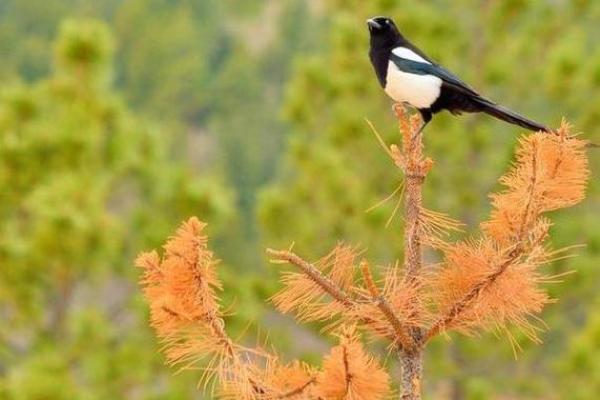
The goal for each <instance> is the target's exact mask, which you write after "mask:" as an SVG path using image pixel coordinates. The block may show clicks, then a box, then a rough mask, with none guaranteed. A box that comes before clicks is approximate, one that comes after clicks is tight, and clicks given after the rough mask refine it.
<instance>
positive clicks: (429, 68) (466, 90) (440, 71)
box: [390, 53, 481, 97]
mask: <svg viewBox="0 0 600 400" xmlns="http://www.w3.org/2000/svg"><path fill="white" fill-rule="evenodd" d="M390 60H391V61H392V62H393V63H394V64H395V65H396V67H398V69H399V70H400V71H403V72H407V73H409V74H416V75H433V76H437V77H438V78H440V79H441V80H442V81H443V83H444V84H445V85H446V86H448V87H449V88H451V89H454V90H456V91H457V92H459V93H462V94H465V95H468V96H476V97H481V96H480V95H479V93H477V92H476V91H475V90H474V89H473V88H471V87H470V86H469V85H467V84H466V83H464V82H463V81H461V80H460V79H459V78H458V77H457V76H456V75H454V74H453V73H452V72H450V71H448V70H447V69H445V68H444V67H442V66H440V65H437V64H434V63H432V64H427V63H424V62H419V61H413V60H408V59H406V58H402V57H399V56H397V55H395V54H394V53H392V54H391V55H390Z"/></svg>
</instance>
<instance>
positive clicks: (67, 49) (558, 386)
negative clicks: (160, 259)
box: [0, 0, 600, 400]
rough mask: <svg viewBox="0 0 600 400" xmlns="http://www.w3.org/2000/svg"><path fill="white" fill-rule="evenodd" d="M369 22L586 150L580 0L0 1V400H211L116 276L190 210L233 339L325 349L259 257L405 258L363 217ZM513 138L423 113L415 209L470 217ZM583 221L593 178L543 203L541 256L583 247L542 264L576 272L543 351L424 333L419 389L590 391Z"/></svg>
mask: <svg viewBox="0 0 600 400" xmlns="http://www.w3.org/2000/svg"><path fill="white" fill-rule="evenodd" d="M377 14H387V15H391V16H393V17H394V18H395V19H396V21H397V23H398V25H399V26H400V27H401V29H402V30H403V31H404V32H405V33H406V34H407V36H409V37H410V38H411V39H412V40H413V41H414V42H415V43H417V44H418V45H419V46H420V47H422V48H423V49H424V50H425V51H426V52H428V53H429V54H430V55H431V56H432V57H433V58H434V59H437V60H439V61H441V62H443V63H444V64H445V65H446V66H447V67H448V68H450V69H452V70H454V71H455V72H456V73H458V74H459V75H460V76H462V77H464V79H465V80H466V81H468V82H471V83H472V84H473V85H474V86H475V87H477V88H479V89H480V90H481V91H483V92H485V93H486V94H488V95H489V96H490V97H492V98H493V99H497V100H499V101H501V102H503V103H505V104H506V105H508V106H510V107H512V108H514V109H516V110H519V111H521V112H523V113H524V114H526V115H529V116H531V117H534V118H536V119H539V120H542V121H544V122H547V123H550V124H554V125H557V124H558V123H559V122H560V118H561V117H562V116H565V117H566V118H567V119H568V120H569V121H571V122H572V123H574V124H575V128H576V130H578V131H582V132H584V133H585V135H586V137H588V138H590V139H592V140H593V141H596V142H600V134H599V133H598V129H597V126H598V122H599V121H600V39H598V38H600V24H599V23H598V21H600V3H599V2H597V1H594V0H587V1H586V0H577V1H554V2H548V1H543V0H535V1H523V0H506V1H491V0H478V1H476V0H456V1H450V0H435V1H429V2H423V1H416V0H406V1H400V0H374V1H369V2H365V1H359V0H344V1H342V0H282V1H277V2H274V1H266V0H253V1H241V0H196V1H192V0H189V1H186V0H179V1H167V0H131V1H119V0H103V1H92V0H2V1H1V2H0V60H2V62H1V63H0V184H1V186H0V187H1V188H2V189H1V190H0V216H1V219H0V322H1V323H0V398H2V399H4V398H6V399H9V400H13V399H15V400H21V399H27V400H29V399H33V400H42V399H44V400H45V399H85V400H88V399H94V400H95V399H121V398H123V399H191V398H206V397H205V396H203V395H201V394H200V393H199V392H198V391H197V390H196V387H195V376H194V375H195V374H194V371H189V372H185V373H182V374H179V375H176V376H173V375H172V371H170V370H168V369H167V368H166V367H164V366H163V365H162V358H161V356H160V354H158V348H159V345H158V344H157V343H156V342H155V340H154V337H153V336H152V332H151V331H150V329H149V328H148V327H147V315H146V312H147V310H146V307H145V305H144V303H143V301H142V299H141V298H140V294H139V291H138V288H137V286H136V280H137V271H135V270H134V268H132V267H131V264H132V260H133V258H134V256H135V254H136V253H137V252H139V251H141V250H143V249H147V248H150V247H155V246H157V245H158V244H159V243H160V242H161V241H162V240H163V239H164V238H165V237H166V236H167V235H168V234H169V233H170V232H172V230H173V229H174V227H175V226H177V224H178V223H179V222H180V221H181V220H182V219H184V218H185V217H187V216H190V215H197V216H199V217H200V218H202V219H204V220H206V221H208V222H209V223H210V226H209V232H210V234H211V238H212V243H213V245H214V247H215V248H216V250H217V252H218V255H219V257H220V258H222V259H223V265H222V267H221V273H222V277H223V279H224V281H225V284H226V287H227V291H226V294H225V302H226V304H227V305H230V306H231V307H232V308H234V309H235V310H236V311H237V312H236V314H235V315H233V316H231V317H230V318H228V324H229V326H230V329H231V331H232V333H233V334H234V335H236V334H238V333H241V332H242V331H244V330H245V328H246V327H247V325H248V324H249V322H255V323H256V324H253V325H252V326H255V325H261V326H263V327H264V328H263V329H266V330H268V331H269V332H270V335H269V336H270V337H271V339H273V342H274V345H275V346H276V347H277V348H278V349H279V350H281V351H282V352H284V354H285V355H286V356H289V357H296V356H300V357H303V358H306V359H314V358H316V357H317V355H318V354H319V353H320V352H321V351H323V349H324V348H326V345H327V343H325V342H324V340H323V339H320V338H319V335H318V333H317V330H316V329H312V327H298V326H296V325H295V324H294V323H292V321H291V320H290V319H288V318H283V317H281V316H279V315H277V314H275V313H273V312H272V311H269V308H268V306H264V305H263V303H262V300H263V299H265V298H266V297H268V296H269V294H270V293H272V292H273V290H274V289H275V288H276V286H277V283H276V277H275V274H274V272H273V271H272V269H267V267H266V263H265V260H264V256H263V253H262V250H261V249H262V248H263V247H264V246H267V245H268V246H273V247H276V246H288V245H289V244H290V243H291V242H295V249H296V250H297V251H298V252H300V253H301V254H304V255H306V256H307V257H309V258H317V257H319V256H320V255H322V254H323V253H325V252H327V251H328V249H330V248H331V247H333V246H334V245H335V243H336V242H337V241H338V240H343V241H347V242H351V243H354V244H358V245H361V246H363V247H364V248H365V249H366V252H367V253H368V255H369V256H370V258H371V259H375V260H378V261H379V262H380V263H381V264H386V263H389V262H391V261H393V260H394V259H396V258H398V257H400V256H401V249H400V247H401V246H400V239H399V232H400V229H401V220H400V218H396V219H394V220H393V222H392V224H391V226H390V227H389V228H387V229H386V228H385V224H386V221H387V219H388V218H389V217H390V215H391V214H392V210H393V208H394V206H395V204H394V203H395V201H390V202H388V203H387V204H386V205H384V206H381V207H378V208H376V209H375V210H373V211H371V212H368V213H367V212H366V210H367V209H368V208H369V207H370V206H371V205H373V204H375V203H377V202H378V201H380V200H381V199H383V198H385V197H386V196H387V195H388V194H389V193H391V192H392V191H393V190H394V189H396V187H397V186H398V185H399V184H400V176H399V174H398V172H397V171H396V170H395V168H394V167H393V166H392V165H391V163H390V161H389V160H388V159H387V158H386V156H385V154H384V153H383V151H382V150H381V149H380V148H379V147H378V144H377V143H376V141H375V139H374V137H373V135H372V134H371V133H370V131H369V128H368V126H367V124H366V123H365V118H368V119H369V120H371V121H372V122H373V123H374V124H375V125H376V126H377V128H378V130H379V131H380V132H381V133H382V135H383V136H384V138H385V139H386V140H387V141H388V142H393V141H397V133H396V127H395V121H394V119H393V117H392V113H391V104H390V102H389V100H388V99H387V98H386V97H385V95H384V94H383V93H382V91H381V90H380V88H379V87H378V85H377V81H376V79H375V78H374V76H373V74H372V71H371V67H370V65H369V63H368V58H367V56H366V52H367V44H368V43H367V33H366V29H365V26H364V21H365V19H366V18H367V17H370V16H373V15H377ZM519 133H520V131H519V129H517V128H514V127H511V126H507V125H504V124H502V123H500V122H497V121H493V120H491V119H490V118H487V117H484V116H464V117H462V118H450V117H449V116H440V117H439V118H437V119H436V120H435V121H434V122H433V123H432V124H431V125H430V126H429V127H428V130H427V135H426V142H427V143H426V144H427V149H428V152H429V154H430V155H431V156H432V157H433V158H434V159H435V160H436V166H435V168H434V170H433V173H432V175H431V177H430V179H429V181H428V184H427V189H426V197H425V198H426V200H425V201H426V204H427V206H428V207H429V208H432V209H435V210H439V211H443V212H447V213H449V214H451V215H452V216H454V217H456V218H459V219H462V220H464V221H466V222H467V223H468V230H469V231H472V230H474V229H475V228H477V221H479V220H481V218H482V217H484V216H485V215H486V213H487V212H488V211H489V205H488V201H487V197H486V195H487V193H489V192H490V191H491V190H493V189H495V187H496V179H497V177H498V176H499V175H500V174H501V173H502V172H503V171H504V170H505V169H506V166H507V165H508V163H509V161H510V157H511V154H512V150H513V147H514V144H515V140H516V138H517V137H518V134H519ZM590 156H591V159H592V169H593V172H595V173H596V175H597V173H598V167H599V164H600V161H598V160H599V157H598V155H596V154H595V153H590ZM599 215H600V185H599V184H598V181H597V179H595V178H594V179H593V181H592V185H591V187H590V191H589V197H588V199H587V200H586V202H585V203H584V204H582V205H580V206H578V207H576V208H574V209H572V210H567V211H564V212H560V213H557V215H555V221H556V226H555V227H554V229H553V234H554V242H555V245H556V246H565V245H571V244H574V243H575V244H585V245H586V246H585V247H584V248H581V249H578V251H577V252H578V253H579V256H578V257H577V258H573V259H568V260H562V261H559V262H556V263H555V264H554V265H552V266H549V267H548V268H549V269H551V270H552V271H555V272H557V273H558V272H564V271H565V270H568V269H574V270H576V271H577V273H576V274H573V275H570V276H567V277H565V279H564V280H565V282H564V283H562V284H560V285H555V286H552V287H550V290H551V292H552V294H553V295H554V296H556V297H558V298H560V301H559V302H558V303H557V304H556V305H553V306H551V307H549V308H548V309H547V311H546V312H545V315H544V318H545V320H546V322H547V323H548V326H549V330H548V332H546V333H544V334H543V335H542V337H543V339H544V341H545V343H544V345H543V346H535V345H531V344H530V343H527V341H526V340H522V342H521V344H522V346H523V348H524V351H523V352H522V353H521V354H520V355H519V359H518V360H516V361H515V360H514V357H513V354H512V351H511V348H510V346H509V345H508V343H507V342H506V341H504V340H502V339H498V338H496V337H494V336H493V335H485V336H483V337H481V338H476V339H468V338H467V339H465V338H461V337H458V336H454V335H452V336H451V337H450V339H451V340H444V339H439V340H438V341H436V342H435V343H434V344H433V346H432V348H431V349H430V351H429V357H428V360H427V364H426V365H427V366H426V377H427V382H426V392H427V394H428V398H431V399H457V400H458V399H506V398H518V399H595V398H596V397H597V395H598V393H600V373H599V372H598V371H600V364H599V362H598V360H600V313H599V312H598V311H597V310H598V304H600V297H599V296H598V287H599V285H600V270H599V265H598V264H599V261H600V257H599V254H600V229H599V228H598V223H597V221H598V218H599ZM427 258H428V260H429V261H431V262H435V261H436V254H427ZM315 328H317V327H315ZM253 333H255V330H254V328H252V329H250V330H249V331H248V333H247V335H248V341H249V342H251V343H252V342H253V341H254V340H253V339H252V336H253ZM376 350H377V349H376ZM390 362H392V361H391V360H390Z"/></svg>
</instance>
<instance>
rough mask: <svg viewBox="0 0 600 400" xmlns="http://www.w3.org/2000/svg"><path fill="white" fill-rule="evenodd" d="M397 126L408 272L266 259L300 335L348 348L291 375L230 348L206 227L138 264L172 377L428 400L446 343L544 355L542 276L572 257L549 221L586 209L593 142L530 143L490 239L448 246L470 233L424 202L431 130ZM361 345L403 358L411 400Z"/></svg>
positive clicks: (191, 229) (257, 388)
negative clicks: (482, 340)
mask: <svg viewBox="0 0 600 400" xmlns="http://www.w3.org/2000/svg"><path fill="white" fill-rule="evenodd" d="M396 114H397V117H398V120H399V124H400V132H401V136H402V145H401V147H398V146H395V145H392V146H390V147H389V148H388V147H387V146H385V145H384V146H385V149H386V151H387V153H388V154H389V155H390V157H391V159H392V160H393V162H394V163H395V165H396V166H397V167H399V168H400V169H401V170H402V171H403V173H404V176H405V181H404V190H403V196H404V220H405V231H404V262H403V265H401V264H400V263H398V262H392V263H391V264H390V265H389V266H387V267H382V268H379V271H377V272H378V273H377V274H373V271H372V266H371V265H370V263H369V262H368V261H367V260H365V259H363V258H362V257H361V256H360V252H358V251H357V250H356V248H353V247H352V246H347V245H344V244H338V245H337V246H336V247H335V248H334V249H333V250H332V251H331V252H330V253H329V254H328V255H326V256H325V257H323V258H321V259H320V260H319V261H317V262H314V263H311V262H308V261H306V260H305V259H303V258H301V257H300V256H298V255H297V254H295V253H293V252H292V251H291V250H268V254H269V256H270V257H271V259H272V261H273V262H274V263H276V264H289V265H291V266H292V267H293V268H292V269H291V270H286V271H284V272H283V273H282V277H281V283H282V285H283V288H282V289H281V291H280V292H279V293H277V294H276V295H275V296H274V297H273V298H272V301H273V303H274V304H275V306H276V307H277V308H278V309H279V310H280V311H281V312H283V313H290V314H294V315H295V316H296V318H297V319H298V321H299V322H313V321H321V322H326V323H327V326H328V329H327V330H326V331H327V332H329V333H330V334H333V335H334V336H335V337H337V340H338V345H337V346H335V347H334V348H332V349H331V351H330V352H329V354H326V355H324V357H323V361H322V363H321V366H320V367H314V366H311V365H307V364H305V363H303V362H300V361H291V362H285V361H283V360H282V359H281V358H280V357H279V356H278V355H277V354H274V353H273V352H270V351H267V350H265V349H264V348H259V347H245V346H243V345H241V344H239V343H237V342H235V341H234V340H233V339H232V338H231V337H230V336H229V335H228V333H227V330H226V327H225V324H224V320H223V311H222V306H221V305H220V303H219V292H220V291H221V290H222V287H221V283H220V281H219V279H218V276H217V271H216V267H217V263H216V261H215V259H214V257H213V253H212V252H211V251H210V250H209V248H208V245H207V238H206V236H205V234H204V228H205V224H204V223H202V222H200V221H199V220H198V219H196V218H191V219H189V220H188V221H186V222H184V223H183V224H182V225H181V227H180V228H179V229H178V231H177V233H176V234H175V235H174V236H173V237H171V238H170V239H169V240H168V241H167V243H166V244H165V245H164V254H163V255H162V257H161V256H160V255H159V254H158V253H157V252H156V251H152V252H148V253H143V254H141V255H140V256H139V257H138V259H137V262H136V264H137V266H138V267H141V268H142V269H143V277H142V280H141V285H142V287H143V291H144V295H145V297H146V300H147V301H148V304H149V306H150V311H151V314H150V315H151V324H152V326H153V327H154V329H155V331H156V334H157V336H158V338H159V339H160V341H161V343H162V345H163V349H164V353H165V356H166V359H167V362H168V364H170V365H173V366H177V367H179V368H199V369H200V371H202V372H201V374H200V377H199V379H200V383H201V385H202V386H203V387H204V389H205V390H208V391H210V392H212V393H214V394H215V395H216V396H217V397H219V398H222V399H244V400H254V399H256V400H273V399H307V400H308V399H322V400H341V399H348V400H379V399H388V398H393V397H394V396H395V397H399V398H401V399H407V400H408V399H410V400H413V399H420V398H421V390H422V389H421V388H422V359H423V351H424V349H425V347H426V345H427V344H428V342H429V341H430V340H431V339H432V338H433V337H435V336H437V335H440V334H445V333H447V332H451V331H456V332H459V333H462V334H466V335H473V334H476V333H479V332H481V331H486V330H494V331H500V332H506V333H507V336H508V337H509V339H510V340H511V342H512V343H513V345H514V346H517V344H516V341H515V340H514V339H512V336H511V334H510V330H509V328H511V327H512V328H514V327H516V328H517V329H518V330H520V331H521V332H523V333H524V334H525V335H527V336H528V337H529V338H531V340H533V341H536V342H537V341H539V339H538V332H539V331H540V330H542V329H543V324H542V323H541V320H540V319H539V317H538V315H539V314H540V312H541V311H542V309H543V308H544V306H545V305H546V304H548V303H550V302H551V301H552V299H551V298H550V297H549V295H548V293H547V292H546V290H545V289H544V284H545V283H549V282H552V281H555V280H556V276H549V275H548V274H546V273H545V272H544V270H543V267H544V265H545V264H548V263H549V262H551V261H552V260H554V259H556V258H559V257H562V256H564V250H552V249H551V248H550V247H549V245H548V236H549V230H550V227H551V225H552V223H551V221H550V220H549V219H548V218H547V217H546V216H544V214H545V213H546V212H548V211H552V210H556V209H560V208H564V207H569V206H572V205H574V204H576V203H578V202H580V201H581V200H582V199H583V198H584V196H585V188H586V183H587V180H588V177H589V170H588V162H587V158H586V154H585V147H586V142H585V141H583V140H580V139H578V138H576V137H574V136H573V135H571V134H570V132H569V126H568V125H567V124H566V123H563V124H562V126H561V128H560V129H559V130H558V131H557V132H556V134H555V135H552V134H546V133H535V134H531V135H528V136H524V137H523V138H521V139H520V141H519V144H518V149H517V152H516V160H515V162H514V164H513V165H512V167H511V169H510V171H509V172H508V173H507V174H506V175H504V176H503V177H502V178H501V179H500V183H501V184H502V185H503V190H502V191H501V192H499V193H495V194H493V195H492V196H491V199H492V212H491V215H490V217H489V219H488V220H487V221H485V222H483V223H482V224H481V233H480V235H479V236H478V237H474V238H469V239H466V240H464V241H459V242H449V241H448V233H449V231H452V230H459V227H460V224H459V223H458V222H456V221H454V220H452V219H451V218H449V217H447V216H445V215H444V214H441V213H437V212H434V211H431V210H427V209H425V208H424V207H423V205H422V201H421V193H422V186H423V183H424V181H425V179H426V177H427V174H428V172H429V171H430V169H431V168H432V166H433V162H432V161H431V160H430V159H428V158H426V157H424V155H423V145H422V137H421V133H420V132H419V127H420V126H419V125H420V120H419V118H418V117H416V116H409V115H407V114H406V113H405V112H404V110H403V108H402V107H396ZM382 144H383V142H382ZM425 246H427V247H430V248H432V249H433V250H435V251H437V252H439V253H440V254H441V262H440V263H438V264H436V265H423V262H422V252H423V247H425ZM374 276H379V277H380V278H379V279H376V278H375V277H374ZM364 334H368V335H371V336H375V337H376V338H379V339H381V340H385V341H387V343H388V344H389V349H390V351H392V352H394V353H395V354H397V355H398V358H399V360H400V364H401V367H402V368H401V379H400V380H399V384H400V387H401V389H400V393H397V394H394V392H393V390H392V389H391V379H390V377H389V375H388V373H387V372H386V369H385V368H384V366H383V365H382V363H381V362H380V360H378V359H377V358H376V357H374V356H373V355H371V354H369V352H368V350H367V349H366V348H365V347H364V345H363V342H362V339H361V337H362V336H364Z"/></svg>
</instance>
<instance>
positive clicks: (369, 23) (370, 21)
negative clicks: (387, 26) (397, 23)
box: [367, 18, 381, 29]
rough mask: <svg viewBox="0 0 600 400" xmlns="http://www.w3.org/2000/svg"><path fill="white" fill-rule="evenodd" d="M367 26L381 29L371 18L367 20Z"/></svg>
mask: <svg viewBox="0 0 600 400" xmlns="http://www.w3.org/2000/svg"><path fill="white" fill-rule="evenodd" d="M367 25H368V26H369V28H373V29H381V25H380V24H379V23H378V22H376V21H375V20H374V19H373V18H370V19H368V20H367Z"/></svg>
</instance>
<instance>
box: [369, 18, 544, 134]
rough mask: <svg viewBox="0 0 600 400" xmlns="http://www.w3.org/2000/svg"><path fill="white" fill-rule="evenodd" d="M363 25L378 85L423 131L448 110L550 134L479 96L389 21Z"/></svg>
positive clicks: (386, 19) (535, 124) (384, 20)
mask: <svg viewBox="0 0 600 400" xmlns="http://www.w3.org/2000/svg"><path fill="white" fill-rule="evenodd" d="M367 25H368V27H369V32H370V35H371V49H370V51H369V57H370V58H371V63H372V64H373V68H374V69H375V73H376V74H377V78H378V79H379V83H380V84H381V86H382V87H383V89H384V90H385V92H386V93H387V94H388V96H390V97H391V98H392V99H393V100H394V101H396V102H398V103H408V104H409V105H411V106H412V107H415V108H416V109H418V110H419V112H420V113H421V116H422V117H423V122H424V124H423V127H424V126H425V125H426V124H427V123H428V122H429V121H431V118H432V117H433V114H435V113H438V112H440V111H442V110H448V111H450V112H451V113H452V114H455V115H458V114H461V113H463V112H466V113H473V112H484V113H486V114H489V115H491V116H493V117H496V118H498V119H500V120H502V121H506V122H509V123H511V124H515V125H518V126H522V127H523V128H527V129H530V130H532V131H546V132H551V130H550V129H548V128H547V127H545V126H544V125H542V124H539V123H537V122H535V121H532V120H530V119H527V118H525V117H523V116H521V115H519V114H517V113H515V112H513V111H511V110H508V109H506V108H504V107H502V106H500V105H498V104H496V103H494V102H492V101H490V100H488V99H486V98H485V97H483V96H481V95H480V94H479V93H477V92H476V91H475V90H474V89H473V88H471V87H470V86H469V85H467V84H466V83H464V82H463V81H461V80H460V79H459V78H458V77H456V75H454V74H453V73H452V72H450V71H448V70H447V69H445V68H443V67H442V66H440V65H439V64H437V63H435V62H434V61H433V60H432V59H431V58H429V57H427V55H425V53H423V52H422V51H421V50H419V49H418V48H417V47H416V46H415V45H413V44H412V43H411V42H409V41H408V39H406V38H405V37H404V36H402V34H401V33H400V31H399V30H398V28H397V27H396V24H395V23H394V21H393V20H392V19H391V18H387V17H375V18H371V19H369V20H367ZM421 129H422V128H421Z"/></svg>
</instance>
